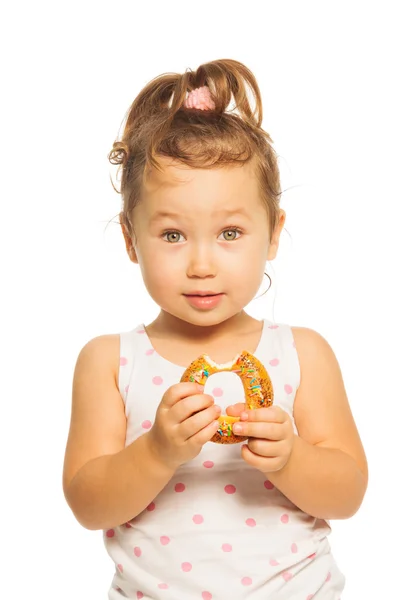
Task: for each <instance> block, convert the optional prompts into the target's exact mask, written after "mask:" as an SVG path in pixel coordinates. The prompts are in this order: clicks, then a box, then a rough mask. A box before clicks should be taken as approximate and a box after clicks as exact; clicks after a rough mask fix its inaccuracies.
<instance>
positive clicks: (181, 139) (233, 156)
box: [108, 59, 282, 237]
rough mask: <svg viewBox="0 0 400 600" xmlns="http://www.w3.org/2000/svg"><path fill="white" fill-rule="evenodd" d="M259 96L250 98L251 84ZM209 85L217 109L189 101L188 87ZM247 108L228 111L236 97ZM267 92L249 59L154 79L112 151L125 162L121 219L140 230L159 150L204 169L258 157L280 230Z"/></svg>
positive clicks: (113, 158) (258, 172) (270, 211)
mask: <svg viewBox="0 0 400 600" xmlns="http://www.w3.org/2000/svg"><path fill="white" fill-rule="evenodd" d="M246 83H247V84H248V86H249V87H250V91H252V93H253V95H254V97H255V101H256V104H255V110H252V109H251V107H250V104H249V100H248V95H247V90H246V86H245V84H246ZM203 85H207V86H208V87H209V89H210V93H211V97H212V99H213V101H214V103H215V109H213V110H204V111H203V110H200V109H198V110H197V109H189V108H185V107H184V106H183V103H184V100H185V98H186V94H187V92H190V91H191V90H194V89H195V88H198V87H202V86H203ZM232 95H233V97H234V101H235V108H236V109H237V110H238V112H239V114H235V113H233V112H232V111H229V112H227V111H226V109H227V108H228V106H229V104H230V101H231V97H232ZM262 117H263V111H262V101H261V94H260V90H259V87H258V84H257V81H256V79H255V77H254V75H253V73H252V72H251V71H250V70H249V69H248V68H247V67H246V66H245V65H243V64H242V63H240V62H238V61H236V60H231V59H222V60H215V61H212V62H208V63H205V64H203V65H200V67H198V69H197V70H196V71H195V72H193V71H191V70H190V69H188V70H187V71H186V72H185V73H184V74H178V73H166V74H163V75H159V76H158V77H156V78H154V79H153V80H152V81H150V82H149V83H148V84H147V85H146V86H145V87H144V88H143V89H142V91H141V92H140V93H139V94H138V96H137V97H136V98H135V100H134V101H133V103H132V105H131V106H130V108H129V110H128V113H127V118H126V124H125V127H124V131H123V135H122V139H121V140H118V141H115V142H114V144H113V147H112V150H111V151H110V153H109V154H108V160H109V161H110V163H111V164H113V165H120V167H121V168H122V177H121V190H120V191H119V192H118V190H116V188H115V187H114V185H113V187H114V189H115V191H116V192H118V193H120V194H121V196H122V201H123V202H122V211H121V213H120V215H119V216H120V219H121V223H122V224H124V225H125V227H126V229H127V232H128V233H129V235H130V236H131V237H132V235H133V233H134V229H133V224H132V212H133V209H134V208H135V206H136V205H137V204H138V202H139V201H140V194H141V188H142V183H143V180H144V179H145V177H146V176H147V175H148V173H149V172H150V171H151V169H152V168H155V169H157V170H162V167H161V165H160V164H159V162H158V161H157V156H165V157H170V158H172V159H173V160H175V161H178V162H180V163H183V164H185V165H187V166H189V167H192V168H196V169H207V168H221V167H223V166H226V165H232V166H233V165H235V164H239V163H246V162H248V161H250V160H252V161H253V164H254V172H255V176H256V177H257V179H258V181H259V187H260V194H261V197H262V200H263V201H264V203H265V207H266V210H267V215H268V224H269V234H270V237H271V236H272V234H273V232H274V230H275V226H276V225H277V223H278V218H279V201H280V196H281V193H282V192H281V186H280V176H279V169H278V164H277V155H276V152H275V150H274V149H273V147H272V143H273V141H272V139H271V137H270V136H269V134H268V133H267V132H266V131H264V130H263V129H262V128H261V123H262Z"/></svg>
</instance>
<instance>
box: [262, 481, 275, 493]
mask: <svg viewBox="0 0 400 600" xmlns="http://www.w3.org/2000/svg"><path fill="white" fill-rule="evenodd" d="M264 487H265V488H267V490H273V489H274V487H275V486H274V484H273V483H272V481H270V480H269V479H267V480H266V481H264Z"/></svg>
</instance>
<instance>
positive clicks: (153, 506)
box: [147, 502, 156, 511]
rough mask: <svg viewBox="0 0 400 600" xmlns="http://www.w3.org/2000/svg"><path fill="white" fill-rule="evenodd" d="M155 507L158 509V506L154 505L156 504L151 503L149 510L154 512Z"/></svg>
mask: <svg viewBox="0 0 400 600" xmlns="http://www.w3.org/2000/svg"><path fill="white" fill-rule="evenodd" d="M155 507H156V505H155V504H154V502H150V504H149V505H148V507H147V510H149V511H152V510H154V509H155Z"/></svg>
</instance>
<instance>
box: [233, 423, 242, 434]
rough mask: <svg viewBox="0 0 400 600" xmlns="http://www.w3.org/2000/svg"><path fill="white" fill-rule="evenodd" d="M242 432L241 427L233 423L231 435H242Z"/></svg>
mask: <svg viewBox="0 0 400 600" xmlns="http://www.w3.org/2000/svg"><path fill="white" fill-rule="evenodd" d="M242 432H243V427H242V426H241V425H239V423H234V424H233V433H242Z"/></svg>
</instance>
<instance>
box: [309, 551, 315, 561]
mask: <svg viewBox="0 0 400 600" xmlns="http://www.w3.org/2000/svg"><path fill="white" fill-rule="evenodd" d="M316 556H317V553H316V552H313V553H312V554H310V556H307V558H310V559H311V560H312V559H313V558H315V557H316Z"/></svg>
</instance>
